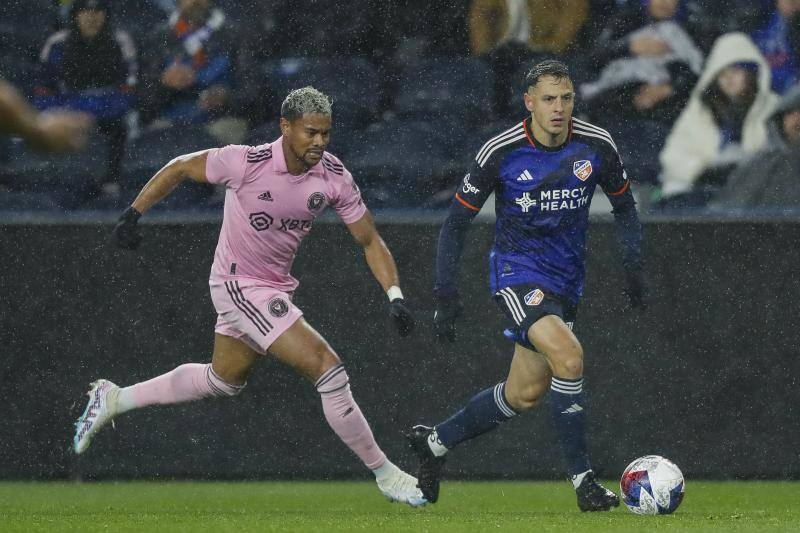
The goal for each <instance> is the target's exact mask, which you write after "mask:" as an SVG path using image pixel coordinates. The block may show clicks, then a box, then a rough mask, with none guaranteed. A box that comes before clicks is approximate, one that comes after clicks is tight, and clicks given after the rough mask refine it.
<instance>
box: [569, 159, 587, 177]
mask: <svg viewBox="0 0 800 533" xmlns="http://www.w3.org/2000/svg"><path fill="white" fill-rule="evenodd" d="M572 173H573V174H575V177H577V178H578V179H579V180H581V181H586V180H588V179H589V176H591V175H592V162H591V161H587V160H586V159H582V160H580V161H575V162H574V163H572Z"/></svg>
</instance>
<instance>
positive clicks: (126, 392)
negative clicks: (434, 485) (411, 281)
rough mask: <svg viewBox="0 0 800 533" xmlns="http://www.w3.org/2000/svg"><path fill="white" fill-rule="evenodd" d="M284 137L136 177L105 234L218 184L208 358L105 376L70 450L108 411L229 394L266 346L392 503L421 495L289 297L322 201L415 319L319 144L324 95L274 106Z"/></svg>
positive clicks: (325, 136)
mask: <svg viewBox="0 0 800 533" xmlns="http://www.w3.org/2000/svg"><path fill="white" fill-rule="evenodd" d="M280 125H281V132H282V134H283V135H282V136H281V137H280V138H279V139H278V140H276V141H274V142H272V143H269V144H264V145H261V146H236V145H230V146H226V147H224V148H215V149H211V150H205V151H202V152H196V153H193V154H188V155H184V156H181V157H178V158H176V159H173V160H172V161H170V162H169V163H168V164H167V165H166V166H165V167H164V168H162V169H161V170H159V171H158V172H157V173H156V175H155V176H153V178H152V179H151V180H150V181H149V182H148V183H147V184H146V185H145V186H144V188H143V189H142V191H141V192H140V193H139V196H138V197H137V198H136V200H135V201H134V202H133V205H132V206H131V207H130V208H129V209H128V210H127V211H126V212H125V213H124V214H123V215H122V216H121V217H120V222H119V224H117V226H116V227H115V228H114V233H113V240H114V241H115V242H116V243H117V244H118V245H120V246H122V247H124V248H135V247H136V246H137V245H138V244H139V241H140V240H141V235H140V233H139V230H138V227H137V225H136V224H137V221H138V219H139V217H141V215H142V214H143V213H145V212H146V211H147V210H148V209H149V208H150V207H151V206H153V204H155V203H156V202H158V201H160V200H161V199H163V198H164V197H166V196H167V195H168V194H169V193H170V191H172V189H173V188H174V187H176V186H177V185H178V184H179V183H180V182H182V181H183V180H185V179H191V180H194V181H197V182H201V183H215V184H222V185H224V186H225V187H226V195H225V210H224V215H223V222H222V229H221V230H220V236H219V243H218V244H217V250H216V253H215V256H214V264H213V266H212V268H211V276H210V280H209V284H210V286H211V297H212V300H213V302H214V307H215V308H216V310H217V314H218V318H217V324H216V328H215V338H214V352H213V355H212V358H211V363H210V364H198V363H188V364H184V365H181V366H179V367H177V368H176V369H174V370H172V371H171V372H168V373H166V374H164V375H161V376H158V377H155V378H153V379H151V380H149V381H145V382H142V383H137V384H135V385H132V386H129V387H124V388H120V387H118V386H117V385H115V384H114V383H111V382H110V381H108V380H105V379H101V380H98V381H95V382H94V383H93V384H92V388H91V390H90V391H89V403H88V405H87V406H86V410H85V411H84V413H83V414H82V415H81V417H80V418H79V419H78V422H77V424H76V432H75V438H74V443H73V444H74V450H75V452H76V453H83V452H84V451H85V450H86V449H87V447H88V446H89V444H90V442H91V439H92V437H93V436H94V435H95V434H96V432H97V431H98V430H99V429H100V428H101V427H103V426H104V425H106V424H107V423H108V422H110V421H111V420H112V419H113V418H114V417H115V416H117V415H120V414H122V413H124V412H126V411H130V410H131V409H139V408H142V407H145V406H148V405H154V404H173V403H179V402H188V401H193V400H199V399H201V398H208V397H229V396H236V395H237V394H239V393H240V392H242V389H243V388H244V387H245V384H246V382H247V377H248V375H249V374H250V371H251V369H252V367H253V365H254V363H255V362H256V360H257V359H258V358H259V357H260V356H263V355H266V354H267V353H269V354H271V355H273V356H274V357H276V358H277V359H278V360H279V361H281V362H283V363H285V364H287V365H289V366H290V367H292V368H293V369H294V370H296V371H297V372H299V373H300V374H301V375H303V376H305V377H306V378H307V379H309V380H310V381H311V382H312V383H314V384H315V387H316V389H317V391H319V394H320V397H321V399H322V407H323V411H324V413H325V418H326V420H327V421H328V424H329V425H330V426H331V428H332V429H333V430H334V431H335V432H336V434H337V435H338V436H339V438H341V439H342V441H344V443H345V444H347V446H348V447H350V449H351V450H353V452H354V453H355V454H356V455H357V456H358V457H359V458H360V459H361V460H362V461H363V462H364V464H365V465H366V466H367V468H369V469H371V470H372V471H373V473H374V474H375V479H376V482H377V484H378V488H379V489H380V490H381V492H382V493H383V494H384V495H385V496H386V497H387V498H388V499H389V500H391V501H401V502H405V503H408V504H410V505H413V506H418V505H424V504H425V503H427V502H426V500H425V499H424V497H423V496H422V493H421V492H420V490H419V488H417V480H416V478H414V477H413V476H410V475H408V474H406V473H405V472H403V471H402V470H400V469H399V468H398V467H397V466H395V465H394V464H392V463H391V462H390V461H389V460H388V459H387V458H386V456H385V455H384V453H383V451H381V449H380V447H379V446H378V444H377V443H376V442H375V439H374V437H373V435H372V430H371V429H370V427H369V424H368V423H367V421H366V419H365V418H364V415H363V414H362V413H361V410H360V409H359V407H358V404H356V402H355V400H354V399H353V395H352V394H351V392H350V385H349V380H348V376H347V372H346V371H345V368H344V366H343V365H342V361H341V360H340V359H339V357H338V356H337V355H336V352H334V351H333V349H332V348H331V347H330V346H329V345H328V343H327V342H326V341H325V339H323V338H322V336H320V334H319V333H317V332H316V331H315V330H314V329H313V328H312V327H311V326H310V325H309V324H308V323H307V322H306V321H305V320H304V319H303V316H302V315H303V313H302V311H300V309H298V308H297V307H295V305H294V304H293V303H292V293H293V291H294V290H295V289H296V288H297V285H298V282H297V280H296V279H295V278H293V277H292V276H291V274H290V269H291V266H292V261H293V260H294V256H295V253H296V252H297V249H298V247H299V246H300V242H301V241H302V240H303V238H304V237H305V236H306V235H307V234H308V232H309V231H310V230H311V226H312V224H313V223H314V220H315V218H316V217H317V216H318V215H319V214H320V213H321V212H322V211H323V210H324V209H325V207H326V206H328V205H330V206H331V207H333V209H334V210H336V212H337V214H338V215H339V216H340V217H341V219H342V220H343V221H344V222H345V224H347V227H348V229H349V230H350V233H352V235H353V237H354V238H355V240H356V241H357V242H358V243H359V244H360V245H361V246H363V248H364V254H365V256H366V260H367V263H368V265H369V267H370V269H371V271H372V273H373V274H374V276H375V278H376V279H377V281H378V283H380V285H381V287H383V289H384V290H385V291H386V293H387V295H388V297H389V300H390V303H389V311H390V314H391V315H392V317H393V318H394V321H395V323H396V325H397V326H398V329H399V332H400V334H401V335H402V336H405V335H408V333H410V331H411V330H412V329H413V326H414V319H413V317H412V315H411V313H410V312H409V311H408V309H407V308H406V307H405V305H404V304H403V296H402V293H401V292H400V288H399V287H398V284H399V281H398V275H397V268H396V266H395V263H394V260H393V259H392V255H391V253H390V252H389V250H388V248H387V247H386V245H385V244H384V242H383V240H382V239H381V237H380V235H379V234H378V231H377V229H376V228H375V224H374V222H373V220H372V216H371V215H370V213H369V211H368V210H367V208H366V206H365V205H364V203H363V201H362V200H361V194H360V192H359V190H358V187H357V186H356V185H355V183H354V182H353V177H352V176H351V175H350V173H349V172H348V171H347V170H346V169H345V168H344V166H343V165H342V163H341V162H340V161H339V160H338V159H337V158H335V157H334V156H332V155H331V154H329V153H328V152H326V151H325V147H326V146H327V144H328V140H329V136H330V130H331V103H330V99H329V98H328V97H327V96H325V95H324V94H322V93H321V92H320V91H318V90H316V89H314V88H312V87H305V88H302V89H297V90H295V91H292V92H291V93H289V95H288V96H287V97H286V99H285V100H284V102H283V105H282V106H281V119H280Z"/></svg>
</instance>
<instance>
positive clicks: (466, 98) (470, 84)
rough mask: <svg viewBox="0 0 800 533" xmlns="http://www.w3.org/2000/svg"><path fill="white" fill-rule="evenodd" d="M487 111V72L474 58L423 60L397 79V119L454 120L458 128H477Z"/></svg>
mask: <svg viewBox="0 0 800 533" xmlns="http://www.w3.org/2000/svg"><path fill="white" fill-rule="evenodd" d="M491 107H492V78H491V71H490V70H489V67H488V66H487V65H486V63H485V62H484V61H483V60H481V59H477V58H452V57H448V58H438V59H426V60H423V61H421V62H419V63H417V64H415V65H412V66H411V67H409V68H408V69H406V70H405V71H404V72H403V74H402V76H401V78H400V83H399V86H398V88H397V96H396V98H395V102H394V109H395V111H396V112H397V113H398V114H399V115H401V116H407V117H418V118H424V119H431V118H433V117H438V116H448V117H458V118H459V119H460V121H461V124H462V125H469V124H477V123H478V122H479V121H480V120H482V119H483V118H484V117H486V116H488V114H489V112H490V110H491Z"/></svg>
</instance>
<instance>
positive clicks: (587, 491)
mask: <svg viewBox="0 0 800 533" xmlns="http://www.w3.org/2000/svg"><path fill="white" fill-rule="evenodd" d="M575 493H576V494H577V496H578V508H580V510H581V511H582V512H586V511H608V510H610V509H611V508H612V507H618V506H619V497H617V495H616V494H614V493H613V492H611V491H610V490H608V489H607V488H605V487H604V486H602V485H601V484H600V483H598V482H597V480H595V479H594V473H593V472H589V473H587V474H586V476H585V477H584V478H583V481H581V484H580V485H578V488H577V489H575Z"/></svg>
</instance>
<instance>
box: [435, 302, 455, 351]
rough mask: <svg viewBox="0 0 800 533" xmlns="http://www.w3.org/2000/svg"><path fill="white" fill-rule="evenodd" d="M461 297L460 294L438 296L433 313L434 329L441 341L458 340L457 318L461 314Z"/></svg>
mask: <svg viewBox="0 0 800 533" xmlns="http://www.w3.org/2000/svg"><path fill="white" fill-rule="evenodd" d="M461 308H462V306H461V299H460V298H459V297H458V294H455V295H452V296H447V297H442V296H437V297H436V312H435V313H434V314H433V329H434V331H435V332H436V340H438V341H439V342H444V341H448V342H455V341H456V318H457V317H459V316H461Z"/></svg>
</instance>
